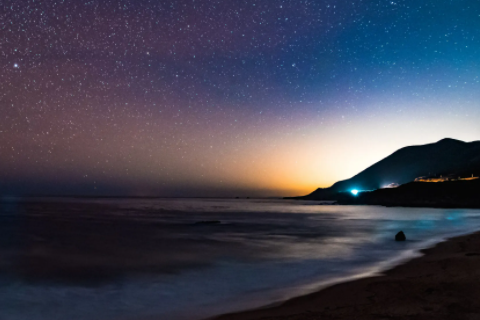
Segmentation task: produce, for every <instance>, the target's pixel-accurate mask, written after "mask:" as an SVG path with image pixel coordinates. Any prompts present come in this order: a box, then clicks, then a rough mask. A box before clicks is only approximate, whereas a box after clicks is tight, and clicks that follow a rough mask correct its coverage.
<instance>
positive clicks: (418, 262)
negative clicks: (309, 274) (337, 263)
mask: <svg viewBox="0 0 480 320" xmlns="http://www.w3.org/2000/svg"><path fill="white" fill-rule="evenodd" d="M407 236H408V235H407ZM422 253H423V254H424V255H423V256H422V257H419V258H415V259H413V260H411V261H409V262H407V263H405V264H403V265H400V266H397V267H395V268H393V269H391V270H389V271H386V272H384V273H383V275H382V276H375V277H370V278H364V279H360V280H355V281H352V282H346V283H341V284H338V285H334V286H332V287H329V288H326V289H324V290H321V291H319V292H316V293H313V294H309V295H306V296H302V297H298V298H294V299H291V300H288V301H287V302H285V303H283V304H281V305H279V306H275V307H270V308H264V309H258V310H253V311H246V312H241V313H234V314H228V315H223V316H220V317H217V318H215V320H254V319H255V320H257V319H269V320H271V319H285V320H287V319H288V320H313V319H348V320H353V319H415V320H417V319H480V232H479V233H474V234H470V235H466V236H461V237H456V238H452V239H449V240H448V241H445V242H441V243H439V244H437V245H436V246H435V247H433V248H429V249H425V250H423V251H422Z"/></svg>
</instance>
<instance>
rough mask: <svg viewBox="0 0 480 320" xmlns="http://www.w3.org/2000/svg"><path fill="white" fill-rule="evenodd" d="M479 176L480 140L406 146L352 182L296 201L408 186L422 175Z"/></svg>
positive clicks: (341, 183) (333, 186)
mask: <svg viewBox="0 0 480 320" xmlns="http://www.w3.org/2000/svg"><path fill="white" fill-rule="evenodd" d="M452 174H453V175H459V176H466V175H470V174H477V175H478V174H480V141H479V140H476V141H472V142H465V141H461V140H457V139H452V138H444V139H441V140H439V141H437V142H435V143H430V144H424V145H414V146H407V147H403V148H401V149H398V150H397V151H395V152H393V153H392V154H390V155H389V156H387V157H385V158H383V159H382V160H380V161H378V162H376V163H374V164H373V165H371V166H369V167H368V168H366V169H365V170H363V171H361V172H360V173H358V174H356V175H355V176H353V177H352V178H350V179H346V180H342V181H338V182H336V183H335V184H333V185H332V186H331V187H329V188H318V189H317V190H315V191H313V192H312V193H310V194H308V195H306V196H303V197H295V198H294V199H306V200H329V199H332V196H334V195H335V194H337V193H339V192H348V191H351V190H353V189H356V190H361V191H367V190H376V189H381V188H383V187H385V186H387V185H389V184H392V183H394V184H399V185H401V184H405V183H408V182H411V181H414V180H415V179H416V178H418V177H421V176H431V175H452Z"/></svg>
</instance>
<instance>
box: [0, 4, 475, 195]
mask: <svg viewBox="0 0 480 320" xmlns="http://www.w3.org/2000/svg"><path fill="white" fill-rule="evenodd" d="M479 14H480V3H479V2H478V1H474V0H460V1H443V0H441V1H438V0H436V1H434V0H429V1H421V2H418V1H413V0H404V1H380V0H372V1H355V2H349V3H347V2H345V1H340V0H333V1H315V2H306V1H300V2H299V1H293V0H292V1H274V2H272V1H267V0H261V1H234V2H231V1H206V0H205V1H173V2H169V3H155V2H152V1H147V0H138V1H97V0H93V1H88V2H77V1H69V2H63V3H61V2H56V1H49V0H47V1H41V2H38V1H31V0H30V1H28V0H21V1H12V0H8V1H6V2H5V4H4V5H2V6H1V7H0V17H2V19H0V21H1V24H0V30H2V37H1V38H0V55H1V57H2V58H1V59H0V68H1V70H2V72H1V73H0V109H1V113H0V195H21V194H49V195H54V194H56V195H66V194H68V195H91V196H102V195H119V196H121V195H127V196H166V197H170V196H181V197H197V196H200V197H214V196H219V197H231V196H233V197H234V196H241V197H245V196H250V197H265V196H295V195H302V194H306V193H308V192H311V191H313V190H315V189H316V188H318V187H328V186H330V185H332V184H333V183H334V182H336V181H339V180H343V179H347V178H350V177H352V176H353V175H355V174H357V173H358V172H360V171H362V170H363V169H365V168H367V167H368V166H370V165H372V164H373V163H375V162H377V161H379V160H381V159H382V158H384V157H386V156H388V155H389V154H391V153H392V152H394V151H396V150H397V149H399V148H402V147H405V146H409V145H420V144H427V143H433V142H436V141H438V140H441V139H443V138H446V137H450V138H455V139H459V140H463V141H474V140H479V139H480V126H479V125H478V123H480V72H479V71H480V37H478V33H479V32H480V16H479Z"/></svg>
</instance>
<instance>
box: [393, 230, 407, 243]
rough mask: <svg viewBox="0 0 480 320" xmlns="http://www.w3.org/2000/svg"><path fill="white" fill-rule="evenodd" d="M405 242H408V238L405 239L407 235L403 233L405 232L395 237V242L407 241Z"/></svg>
mask: <svg viewBox="0 0 480 320" xmlns="http://www.w3.org/2000/svg"><path fill="white" fill-rule="evenodd" d="M405 240H407V237H405V233H403V231H400V232H399V233H397V235H396V236H395V241H405Z"/></svg>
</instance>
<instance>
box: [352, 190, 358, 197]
mask: <svg viewBox="0 0 480 320" xmlns="http://www.w3.org/2000/svg"><path fill="white" fill-rule="evenodd" d="M350 192H351V193H352V194H353V195H354V196H356V195H357V194H358V190H357V189H353V190H352V191H350Z"/></svg>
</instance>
